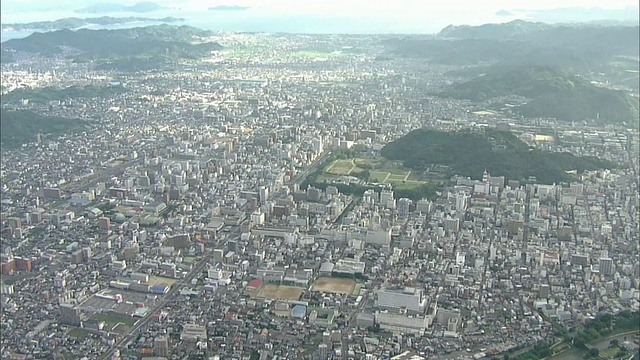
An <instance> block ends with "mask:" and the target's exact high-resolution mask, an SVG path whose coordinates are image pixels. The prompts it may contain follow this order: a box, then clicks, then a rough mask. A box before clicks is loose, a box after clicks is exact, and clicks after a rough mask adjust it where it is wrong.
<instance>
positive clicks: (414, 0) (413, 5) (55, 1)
mask: <svg viewBox="0 0 640 360" xmlns="http://www.w3.org/2000/svg"><path fill="white" fill-rule="evenodd" d="M152 1H153V2H155V3H157V4H161V5H165V6H172V7H180V8H182V9H189V10H198V9H206V8H208V7H212V6H216V5H240V6H249V7H253V8H260V9H263V10H268V11H278V12H285V13H322V14H337V13H354V12H358V13H362V12H364V13H370V14H390V12H391V13H398V14H408V13H416V12H433V11H437V12H450V11H451V12H454V11H456V10H460V9H466V10H474V9H484V10H489V9H490V10H493V11H497V10H500V9H507V10H512V9H522V10H541V9H552V8H564V7H601V8H606V9H615V8H623V7H626V6H638V1H637V0H560V1H558V0H449V1H429V0H152ZM98 2H101V3H102V2H112V3H123V4H132V3H134V1H131V0H129V1H124V0H119V1H118V0H116V1H113V0H112V1H102V0H47V1H42V0H2V2H1V6H2V10H4V11H15V10H36V11H37V10H54V9H70V8H71V9H73V8H77V7H78V6H82V5H88V4H91V3H98Z"/></svg>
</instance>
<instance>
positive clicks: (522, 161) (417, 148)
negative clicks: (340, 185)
mask: <svg viewBox="0 0 640 360" xmlns="http://www.w3.org/2000/svg"><path fill="white" fill-rule="evenodd" d="M381 154H382V156H384V157H385V158H387V159H391V160H401V161H403V163H404V166H406V167H408V168H411V169H413V170H415V171H424V170H426V169H427V168H428V167H429V166H430V165H432V164H438V165H445V166H448V167H450V169H451V175H455V174H457V175H462V176H469V177H471V178H474V179H479V178H481V177H482V173H483V171H484V169H485V168H486V169H488V170H489V171H490V172H491V174H492V175H494V176H505V177H506V178H507V179H511V180H526V179H528V178H529V176H535V177H536V178H537V181H538V182H541V183H548V184H551V183H554V182H555V183H560V182H562V181H570V179H571V177H570V176H569V175H568V174H567V173H566V171H570V170H577V172H578V173H581V172H583V171H585V170H595V169H600V168H613V167H615V164H613V163H611V162H608V161H604V160H600V159H595V158H579V157H576V156H574V155H571V154H568V153H550V152H545V151H540V150H534V149H530V148H529V146H527V144H525V143H524V142H522V141H521V140H520V139H518V138H517V137H516V136H515V135H513V134H512V133H509V132H499V131H495V130H487V131H486V132H484V133H472V132H441V131H435V130H431V129H419V130H414V131H412V132H410V133H409V134H407V135H405V136H403V137H402V138H400V139H397V140H396V141H393V142H391V143H389V144H387V145H386V146H385V147H384V148H383V149H382V151H381Z"/></svg>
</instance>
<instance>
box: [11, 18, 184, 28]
mask: <svg viewBox="0 0 640 360" xmlns="http://www.w3.org/2000/svg"><path fill="white" fill-rule="evenodd" d="M153 21H157V22H165V23H172V22H180V21H184V19H180V18H174V17H165V18H162V19H152V18H146V17H112V16H102V17H95V18H86V19H81V18H77V17H68V18H63V19H58V20H53V21H37V22H30V23H16V24H2V30H4V31H29V30H35V31H54V30H61V29H77V28H80V27H82V26H90V25H118V24H128V23H133V22H153Z"/></svg>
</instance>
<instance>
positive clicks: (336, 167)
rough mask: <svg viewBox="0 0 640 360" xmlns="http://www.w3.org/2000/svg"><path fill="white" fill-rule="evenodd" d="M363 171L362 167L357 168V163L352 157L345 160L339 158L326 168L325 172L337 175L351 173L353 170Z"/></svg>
mask: <svg viewBox="0 0 640 360" xmlns="http://www.w3.org/2000/svg"><path fill="white" fill-rule="evenodd" d="M358 171H362V169H360V168H357V167H356V164H355V163H354V161H353V160H352V159H348V160H343V159H338V160H335V161H334V162H332V163H331V164H329V166H327V168H326V169H325V172H328V173H330V174H335V175H349V174H350V173H351V172H358Z"/></svg>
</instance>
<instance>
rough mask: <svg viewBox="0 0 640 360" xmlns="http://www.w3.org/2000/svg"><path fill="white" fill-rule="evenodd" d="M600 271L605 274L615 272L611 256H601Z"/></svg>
mask: <svg viewBox="0 0 640 360" xmlns="http://www.w3.org/2000/svg"><path fill="white" fill-rule="evenodd" d="M599 263H600V273H601V274H603V275H612V274H613V259H611V258H600V262H599Z"/></svg>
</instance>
